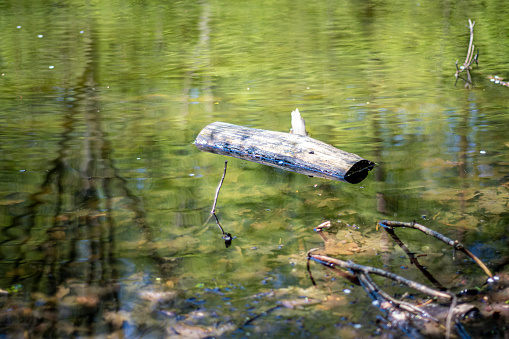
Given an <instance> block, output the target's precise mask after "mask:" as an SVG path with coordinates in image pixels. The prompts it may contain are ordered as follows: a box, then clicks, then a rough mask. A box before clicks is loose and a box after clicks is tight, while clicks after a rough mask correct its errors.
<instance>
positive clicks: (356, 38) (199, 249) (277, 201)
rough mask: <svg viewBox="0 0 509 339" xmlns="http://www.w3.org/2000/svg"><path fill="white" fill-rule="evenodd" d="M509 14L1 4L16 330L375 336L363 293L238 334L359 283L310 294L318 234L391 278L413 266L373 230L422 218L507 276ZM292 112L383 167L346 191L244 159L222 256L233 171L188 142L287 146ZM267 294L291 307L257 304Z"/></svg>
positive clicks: (4, 170) (441, 271)
mask: <svg viewBox="0 0 509 339" xmlns="http://www.w3.org/2000/svg"><path fill="white" fill-rule="evenodd" d="M504 6H506V5H505V4H500V3H499V2H495V1H488V2H484V3H483V4H480V3H478V2H459V3H449V2H446V3H433V2H422V3H419V4H417V3H414V2H405V1H390V2H384V3H381V2H377V1H365V2H362V4H359V3H358V2H353V1H350V2H348V1H347V2H335V1H328V2H325V3H323V2H317V1H297V2H292V3H290V2H277V1H265V2H263V4H260V3H257V2H248V3H245V4H242V5H239V4H238V2H231V1H211V2H207V1H204V2H168V1H155V2H154V1H152V2H145V1H129V2H125V1H89V2H86V3H83V2H82V1H58V2H54V1H36V2H33V1H2V2H0V8H1V9H2V13H3V14H2V20H1V27H2V32H3V34H2V36H1V37H0V65H1V67H2V71H1V73H2V75H1V80H2V86H1V88H0V126H1V128H0V135H1V144H0V160H1V162H0V173H1V177H0V228H1V232H0V266H1V270H2V272H4V274H2V275H1V276H0V288H1V289H2V290H4V291H7V292H8V298H7V301H2V304H1V305H2V306H1V307H2V309H1V313H0V314H1V315H3V314H4V313H5V312H7V310H10V309H11V308H12V305H18V306H19V305H21V306H23V307H26V309H29V310H32V311H33V312H34V313H27V314H25V313H16V314H14V315H12V317H13V319H15V320H16V321H14V320H13V321H12V322H9V321H4V322H2V323H1V326H2V332H5V333H8V334H10V335H12V336H17V335H18V334H20V333H22V332H21V331H22V330H24V328H23V326H25V325H26V326H29V325H30V324H34V323H52V322H51V321H50V320H51V319H52V318H51V317H49V316H48V318H46V317H45V316H41V315H40V314H41V313H43V311H48V313H45V314H51V315H56V316H57V318H58V320H59V321H60V324H59V325H55V324H54V323H52V324H54V325H51V326H49V327H46V328H37V329H36V328H34V329H33V330H34V333H35V335H36V336H41V337H48V336H54V337H61V336H67V335H69V332H67V331H71V332H70V333H75V334H76V333H77V334H78V335H108V334H112V333H117V334H118V333H121V332H122V331H124V332H122V333H124V334H125V335H126V336H128V337H131V336H132V337H135V336H137V335H138V336H139V335H142V334H146V333H144V332H143V329H144V328H149V329H150V330H148V331H149V334H154V335H161V334H163V335H168V336H170V335H174V332H172V331H174V330H175V328H177V327H178V326H177V325H181V323H179V322H178V321H176V320H175V319H176V316H175V314H177V315H180V316H182V317H186V319H188V320H189V321H190V322H191V323H193V324H195V325H196V326H200V327H201V328H203V327H206V326H207V325H209V324H211V323H217V322H218V321H219V322H220V324H221V326H223V325H224V326H225V327H220V328H222V329H224V330H225V332H224V333H228V334H229V335H232V336H239V337H241V336H245V335H246V333H247V332H249V331H251V332H253V333H257V332H256V331H260V332H263V331H266V332H272V333H274V334H275V335H276V336H277V335H278V333H291V332H292V331H297V330H302V329H303V328H305V330H306V331H308V332H306V333H310V336H314V335H322V336H326V335H329V336H330V335H333V336H346V335H348V334H349V333H350V332H348V331H349V329H350V330H351V326H350V327H349V325H348V323H362V325H363V330H364V331H365V332H362V333H363V334H365V335H366V334H372V333H373V331H374V327H375V325H373V324H372V323H370V322H369V321H370V320H373V319H375V316H376V314H377V310H376V309H375V308H372V309H371V308H370V306H369V305H370V304H369V300H367V299H366V298H365V296H364V295H363V293H362V291H360V290H359V289H355V292H354V294H353V295H352V299H347V298H343V297H342V298H340V300H330V299H328V300H327V302H325V303H323V304H321V306H322V308H309V309H308V312H304V311H302V310H294V311H292V310H291V309H286V308H285V309H284V310H283V309H278V310H274V311H273V312H271V313H268V314H267V316H265V317H263V318H262V320H263V321H262V322H260V323H257V322H254V321H253V322H252V323H251V325H250V326H251V327H249V326H247V327H242V326H241V325H242V321H241V320H239V319H240V318H242V319H243V317H244V316H251V317H253V314H255V315H256V314H260V313H262V312H264V311H266V310H268V309H270V308H271V307H272V306H274V305H276V304H277V302H280V301H282V300H286V299H285V298H287V299H292V298H298V297H299V296H309V297H310V298H311V297H314V298H316V299H319V300H322V299H325V298H326V297H327V295H326V293H327V291H328V290H326V287H327V288H331V291H332V292H333V294H338V295H339V294H340V293H341V291H342V290H343V289H344V288H345V287H349V286H348V284H347V283H346V282H343V281H340V280H339V279H338V280H336V281H332V280H331V277H330V276H328V275H327V276H325V272H324V271H323V270H321V268H319V267H313V272H314V273H315V275H318V276H319V277H317V281H318V282H319V283H320V284H321V286H322V287H323V291H321V292H316V291H315V292H311V291H310V290H308V287H310V280H309V278H308V275H307V272H306V269H305V253H306V251H307V250H309V249H311V248H313V247H320V246H323V242H322V241H321V239H320V238H319V237H318V236H317V235H316V234H315V233H314V232H313V227H315V226H317V225H318V224H319V223H320V222H322V221H323V220H331V221H332V223H333V227H332V229H331V231H330V233H331V236H332V237H335V239H336V240H337V241H338V242H341V241H345V242H346V243H348V244H351V243H355V244H356V246H358V248H359V249H360V251H359V252H358V253H355V254H345V252H344V253H343V254H342V255H343V256H345V257H347V258H349V259H352V260H355V261H356V262H359V263H361V264H366V263H368V262H369V264H370V265H373V266H381V265H384V264H385V265H387V267H388V268H390V269H391V270H394V271H396V272H397V273H401V272H398V270H400V267H401V266H402V265H403V264H408V262H407V260H406V259H402V258H401V255H402V252H400V251H398V250H397V249H395V248H394V247H393V244H391V243H390V242H389V241H388V240H387V239H386V238H384V236H383V235H382V234H381V233H380V232H378V231H377V230H376V227H375V222H376V220H378V219H381V218H383V219H397V220H402V221H410V220H413V219H419V220H421V222H423V223H425V222H426V223H427V226H429V227H434V228H436V229H437V230H438V231H441V232H443V233H445V234H448V235H449V236H451V237H453V238H455V237H457V238H458V239H459V240H460V241H461V242H463V243H465V244H466V245H467V246H471V248H472V249H474V250H475V251H477V252H476V254H478V255H479V257H481V258H482V259H484V260H486V261H487V262H488V264H489V265H491V267H497V265H499V264H500V263H501V262H503V260H502V259H503V258H505V257H506V256H507V241H506V239H505V238H504V237H505V233H506V228H507V227H506V226H507V221H508V215H507V212H506V210H507V201H508V193H507V180H508V179H507V178H508V165H507V159H506V154H507V143H508V142H509V140H507V126H508V120H509V118H508V114H507V107H508V100H507V92H506V90H507V88H505V87H502V86H497V85H496V84H493V83H491V82H490V81H489V80H487V79H486V77H487V76H488V75H492V74H493V75H499V76H502V77H503V76H505V77H506V78H507V77H508V75H507V74H505V73H504V72H506V70H507V68H508V67H507V66H508V65H507V62H508V61H507V57H506V56H507V54H508V46H509V43H508V37H509V34H506V33H507V27H509V26H508V20H509V19H508V18H507V16H506V15H503V13H504V10H505V7H504ZM468 18H472V19H473V20H475V21H476V26H475V34H476V40H475V41H476V45H477V46H478V47H479V48H480V50H481V54H480V59H479V62H480V64H479V68H478V69H477V68H474V69H473V70H472V74H473V76H474V84H475V87H474V89H473V90H471V91H468V90H464V89H463V86H462V84H459V85H458V86H457V87H456V88H455V87H454V81H455V79H454V72H455V68H454V62H455V61H456V60H460V61H461V60H463V59H464V57H465V55H464V53H465V52H466V48H467V45H468V28H467V27H466V26H465V25H466V23H467V20H468ZM296 107H298V108H299V109H300V110H301V112H302V114H303V116H304V117H305V119H306V123H307V127H308V130H309V132H310V134H311V136H312V137H313V138H316V139H319V140H322V141H324V142H327V143H330V144H332V145H334V146H336V147H338V148H340V149H344V150H346V151H348V152H352V153H356V154H359V155H360V156H362V157H364V158H366V159H369V160H372V161H375V162H376V163H378V164H379V165H380V166H378V167H377V168H375V169H374V171H373V172H372V173H370V175H369V176H368V178H367V179H366V180H365V181H363V182H362V183H361V184H359V185H349V184H346V183H340V182H329V181H326V180H322V179H317V178H308V177H306V176H302V175H298V174H295V173H288V172H283V171H278V170H275V169H273V168H269V167H263V166H261V165H257V164H253V163H245V162H243V161H240V160H237V159H231V160H230V162H229V169H228V174H227V176H226V179H225V183H224V185H223V188H222V191H221V196H220V198H219V201H218V213H217V215H218V217H219V218H220V221H221V225H222V226H223V227H224V229H225V230H227V231H228V232H231V233H232V234H233V235H235V236H236V239H235V240H234V241H233V243H232V246H231V247H229V248H228V249H226V248H225V246H224V241H223V240H222V238H221V236H222V234H221V233H220V232H218V230H217V226H216V225H214V222H213V220H212V221H210V223H209V224H207V225H206V226H205V228H203V223H204V222H205V220H206V219H207V217H208V213H209V210H210V206H211V204H212V201H213V197H214V192H215V189H216V187H217V181H218V180H219V178H220V176H221V173H222V168H223V164H224V160H225V158H224V157H221V156H214V155H212V154H207V153H201V152H199V151H198V150H197V149H196V148H195V147H194V146H193V145H192V141H193V140H194V138H195V137H196V135H197V134H198V132H199V131H200V130H201V129H202V128H203V127H204V126H206V125H207V124H209V123H211V122H214V121H225V122H229V123H233V124H239V125H244V126H250V127H257V128H265V129H272V130H277V131H288V130H289V129H290V127H291V126H290V112H291V111H292V110H293V109H295V108H296ZM423 216H425V221H424V220H423V219H422V218H423ZM354 226H355V227H354ZM401 238H402V240H403V241H407V242H408V246H409V248H412V249H414V250H415V251H418V250H421V251H423V252H424V251H426V252H427V253H428V254H429V256H428V262H427V263H426V266H428V267H429V268H430V270H433V273H434V274H435V277H436V278H437V279H438V280H440V281H441V282H442V283H444V284H447V283H449V282H450V281H451V279H452V278H451V277H454V279H452V280H453V281H462V280H468V281H469V283H470V282H472V283H471V285H470V286H474V285H475V284H476V283H479V282H480V281H482V276H481V272H479V270H477V269H472V268H471V267H470V265H468V263H464V262H460V261H454V262H452V260H451V258H450V253H449V252H447V251H446V252H444V251H443V250H442V247H441V244H437V243H434V242H429V241H428V239H426V238H425V237H421V236H414V235H401ZM494 239H496V241H495V240H494ZM423 244H425V245H423ZM377 254H378V255H377ZM458 271H459V272H460V273H458V274H457V273H456V272H458ZM404 273H405V275H406V276H407V277H409V278H411V279H415V280H417V281H420V282H425V281H423V278H422V276H421V275H420V274H419V272H416V271H415V270H411V269H409V270H406V271H404ZM456 279H457V280H456ZM234 287H235V288H234ZM206 288H208V289H214V288H220V289H221V293H224V295H219V294H218V292H215V291H212V292H210V291H208V290H207V291H205V289H206ZM349 288H350V287H349ZM450 288H453V289H454V288H458V289H461V288H465V286H457V285H454V283H451V285H450ZM226 289H230V290H226ZM271 289H274V290H277V293H279V294H276V295H275V296H267V295H264V296H263V297H260V298H258V299H256V298H255V299H249V300H250V301H246V298H251V297H252V296H254V295H256V294H258V293H264V292H267V291H269V290H271ZM141 292H143V293H141ZM149 292H151V293H155V292H157V293H170V292H171V293H170V294H165V295H162V296H161V295H150V294H147V293H149ZM172 293H175V294H172ZM314 293H316V295H315V294H314ZM197 295H199V296H197ZM151 298H155V299H158V298H159V299H164V300H165V301H164V302H163V303H159V304H157V303H156V304H154V302H153V300H152V299H151ZM192 298H196V300H194V299H192ZM223 298H230V299H228V300H223ZM200 300H203V303H199V302H198V301H200ZM251 300H258V304H256V303H254V302H253V301H251ZM349 300H356V301H358V303H357V304H355V305H349ZM228 302H229V303H230V304H228ZM246 304H250V307H253V309H250V308H249V307H247V306H245V305H246ZM356 305H359V306H356ZM235 308H237V309H241V312H240V313H239V314H240V315H239V316H238V317H236V316H235V314H236V312H235V311H234V310H233V309H235ZM366 309H369V310H368V311H367V312H368V314H366V313H364V312H366ZM59 310H60V311H59ZM62 310H63V311H62ZM196 310H200V311H203V312H208V313H207V316H205V317H203V318H199V316H197V315H196V314H194V313H192V312H193V311H196ZM331 310H333V312H331ZM158 311H161V312H163V313H164V312H166V313H164V316H162V315H161V314H163V313H157V312H158ZM122 312H126V313H122ZM249 312H251V313H253V314H251V315H250V314H249ZM334 312H335V313H334ZM172 314H173V315H172ZM211 314H216V315H217V317H218V318H220V319H219V320H218V319H216V318H214V316H212V315H211ZM331 314H332V315H331ZM193 316H194V317H196V318H192V317H193ZM161 317H162V318H161ZM278 317H279V318H278ZM342 317H344V319H343V318H342ZM2 319H3V318H2ZM83 319H85V320H83ZM281 319H283V320H284V321H282V322H281V324H280V325H277V324H276V320H278V321H280V320H281ZM320 319H322V321H319V320H320ZM2 321H3V320H2ZM326 321H327V322H326ZM17 323H19V324H21V325H18V326H20V327H17V326H15V324H17ZM62 324H64V325H62ZM230 324H233V326H232V327H229V326H230ZM331 324H339V325H338V327H334V326H332V325H331ZM322 327H326V329H323V328H322ZM239 328H240V329H239ZM235 329H237V332H235ZM178 330H179V331H181V332H183V331H184V330H187V331H191V329H189V328H187V329H182V328H180V327H178ZM73 331H74V332H73ZM117 331H118V332H117ZM186 333H187V332H186ZM258 333H259V332H258Z"/></svg>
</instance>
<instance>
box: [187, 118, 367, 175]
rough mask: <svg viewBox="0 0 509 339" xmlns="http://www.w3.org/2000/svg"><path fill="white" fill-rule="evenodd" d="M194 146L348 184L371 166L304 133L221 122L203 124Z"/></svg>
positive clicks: (353, 155)
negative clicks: (291, 132)
mask: <svg viewBox="0 0 509 339" xmlns="http://www.w3.org/2000/svg"><path fill="white" fill-rule="evenodd" d="M195 145H196V147H198V149H200V150H202V151H205V152H210V153H214V154H221V155H227V156H231V157H235V158H239V159H243V160H248V161H253V162H256V163H260V164H264V165H268V166H272V167H277V168H280V169H283V170H287V171H292V172H297V173H301V174H305V175H308V176H315V177H320V178H325V179H332V180H341V181H346V182H348V183H351V184H357V183H359V182H361V181H362V180H364V179H365V178H366V176H367V175H368V172H369V171H370V170H372V169H373V167H374V166H375V163H374V162H371V161H369V160H366V159H363V158H361V157H360V156H358V155H356V154H352V153H348V152H345V151H342V150H340V149H337V148H335V147H333V146H331V145H328V144H326V143H324V142H321V141H318V140H316V139H313V138H310V137H307V136H303V135H297V134H290V133H282V132H274V131H267V130H262V129H256V128H248V127H242V126H237V125H232V124H227V123H224V122H214V123H212V124H210V125H208V126H206V127H205V128H204V129H203V130H202V131H201V132H200V134H199V135H198V137H197V138H196V141H195Z"/></svg>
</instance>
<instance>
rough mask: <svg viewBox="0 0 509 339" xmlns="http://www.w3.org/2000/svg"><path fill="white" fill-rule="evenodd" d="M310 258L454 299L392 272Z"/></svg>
mask: <svg viewBox="0 0 509 339" xmlns="http://www.w3.org/2000/svg"><path fill="white" fill-rule="evenodd" d="M308 257H309V258H310V259H311V260H314V261H316V262H318V263H320V264H322V265H324V266H328V267H333V266H334V265H336V266H339V267H342V268H346V269H349V270H352V271H354V272H355V271H360V272H364V273H368V274H369V273H372V274H376V275H380V276H382V277H386V278H389V279H392V280H394V281H397V282H399V283H401V284H404V285H406V286H408V287H410V288H413V289H415V290H418V291H420V292H422V293H426V294H428V295H431V296H434V297H440V298H447V299H451V298H452V295H451V294H449V293H445V292H441V291H436V290H434V289H432V288H430V287H428V286H425V285H422V284H419V283H417V282H415V281H412V280H409V279H406V278H403V277H402V276H399V275H397V274H394V273H391V272H387V271H384V270H382V269H380V268H375V267H371V266H363V265H359V264H354V263H352V262H347V261H343V260H339V259H334V258H331V257H328V256H325V255H319V254H310V253H308Z"/></svg>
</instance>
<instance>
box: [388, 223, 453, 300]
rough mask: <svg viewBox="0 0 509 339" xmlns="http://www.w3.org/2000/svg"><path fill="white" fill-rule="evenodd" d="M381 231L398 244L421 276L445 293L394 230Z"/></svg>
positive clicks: (442, 287) (443, 288)
mask: <svg viewBox="0 0 509 339" xmlns="http://www.w3.org/2000/svg"><path fill="white" fill-rule="evenodd" d="M383 229H384V230H385V231H386V232H387V233H388V234H389V235H390V236H391V238H392V240H394V241H395V242H396V244H398V246H399V247H401V249H402V250H403V251H404V252H405V253H406V255H407V256H408V259H410V262H411V263H412V264H413V265H414V266H415V267H417V268H418V269H419V271H421V272H422V274H423V275H424V276H425V277H426V278H428V280H429V281H430V282H431V283H432V284H433V285H435V287H436V288H438V289H440V290H442V291H445V290H446V288H445V287H444V286H443V285H442V284H441V283H440V282H439V281H438V280H436V279H435V277H434V276H433V275H432V274H431V273H430V272H429V271H428V270H427V269H426V268H425V267H423V266H422V265H421V263H420V262H419V260H418V259H417V257H416V255H415V253H414V252H411V251H410V250H409V249H408V247H407V246H406V245H405V244H404V243H403V242H402V241H401V239H400V238H399V237H398V236H397V235H396V233H394V230H393V229H392V228H387V227H383Z"/></svg>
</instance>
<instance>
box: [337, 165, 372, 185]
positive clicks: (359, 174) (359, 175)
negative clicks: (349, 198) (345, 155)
mask: <svg viewBox="0 0 509 339" xmlns="http://www.w3.org/2000/svg"><path fill="white" fill-rule="evenodd" d="M375 166H376V164H375V163H374V162H372V161H369V160H365V159H363V160H360V161H357V162H356V163H355V164H353V166H352V167H351V168H350V169H349V170H348V172H346V173H345V176H344V180H345V181H346V182H348V183H350V184H358V183H360V182H361V181H362V180H364V179H366V177H367V176H368V172H369V171H371V170H372V169H373V168H374V167H375Z"/></svg>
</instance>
